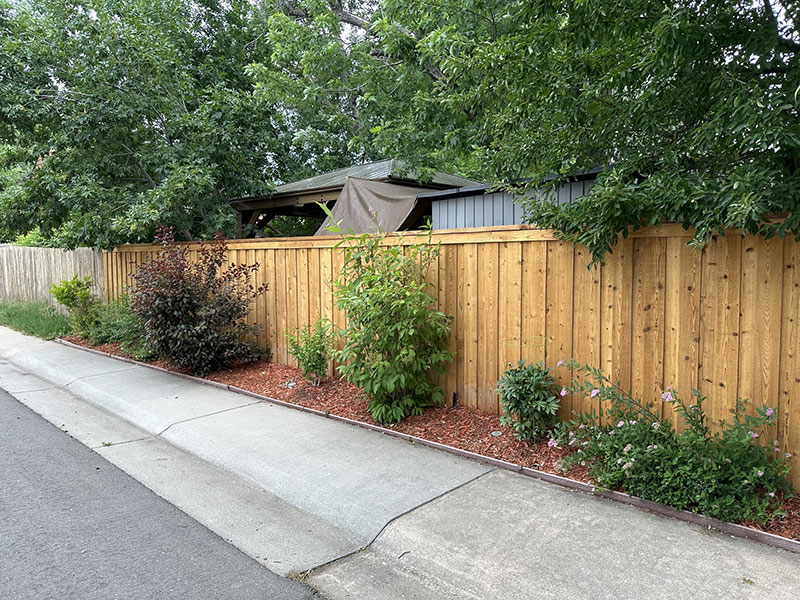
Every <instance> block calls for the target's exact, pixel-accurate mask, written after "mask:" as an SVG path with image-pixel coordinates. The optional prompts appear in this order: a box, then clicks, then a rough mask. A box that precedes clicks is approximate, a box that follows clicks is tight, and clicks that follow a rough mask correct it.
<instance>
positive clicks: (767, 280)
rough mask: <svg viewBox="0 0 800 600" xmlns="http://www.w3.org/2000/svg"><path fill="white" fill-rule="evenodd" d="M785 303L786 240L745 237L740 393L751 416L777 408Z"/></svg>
mask: <svg viewBox="0 0 800 600" xmlns="http://www.w3.org/2000/svg"><path fill="white" fill-rule="evenodd" d="M782 303H783V240H781V239H780V238H773V239H771V240H765V239H764V238H762V237H748V238H744V239H743V240H742V276H741V302H740V313H741V316H740V319H739V373H738V375H739V380H738V392H737V393H738V395H739V397H741V398H749V399H750V402H749V403H748V407H747V408H748V412H750V413H754V411H755V409H756V408H757V407H759V406H761V405H762V404H767V405H768V406H770V407H772V408H776V407H777V401H778V398H779V396H780V393H779V391H778V387H779V369H776V368H775V366H776V365H779V364H780V342H781V336H780V332H781V308H782ZM771 434H772V435H776V434H777V431H774V432H771Z"/></svg>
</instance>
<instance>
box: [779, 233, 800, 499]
mask: <svg viewBox="0 0 800 600" xmlns="http://www.w3.org/2000/svg"><path fill="white" fill-rule="evenodd" d="M781 325H782V327H781V359H780V371H779V372H780V398H779V405H778V414H779V415H780V421H779V425H778V433H779V436H780V437H779V440H780V441H781V449H782V450H783V451H785V452H788V453H790V454H791V455H792V459H791V464H792V480H793V482H794V486H795V489H798V488H800V244H798V243H797V242H795V241H794V240H793V239H791V238H787V239H786V240H785V241H784V255H783V305H782V317H781Z"/></svg>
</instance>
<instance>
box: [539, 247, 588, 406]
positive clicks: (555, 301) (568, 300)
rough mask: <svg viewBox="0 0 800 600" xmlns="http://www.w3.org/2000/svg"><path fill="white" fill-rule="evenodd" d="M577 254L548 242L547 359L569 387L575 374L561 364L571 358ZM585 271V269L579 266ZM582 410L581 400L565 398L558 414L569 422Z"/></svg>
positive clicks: (558, 376) (555, 372) (548, 363)
mask: <svg viewBox="0 0 800 600" xmlns="http://www.w3.org/2000/svg"><path fill="white" fill-rule="evenodd" d="M574 268H575V255H574V252H573V246H572V244H570V243H568V242H547V316H546V329H547V337H548V338H549V340H550V341H549V343H548V345H547V348H546V352H545V356H546V362H547V366H548V367H550V368H552V369H553V373H554V375H555V377H556V378H557V379H558V380H559V381H560V382H561V383H563V384H568V383H569V382H570V379H571V377H572V373H571V372H570V370H569V369H567V368H566V367H558V366H557V365H558V362H559V361H561V360H566V359H569V358H571V357H572V351H573V348H572V305H573V300H574V294H573V285H572V284H573V279H574ZM579 268H583V267H579ZM576 409H579V400H578V399H575V398H572V397H570V396H566V397H565V398H563V399H562V401H561V408H560V410H559V415H560V416H561V418H564V419H568V418H570V417H571V416H572V411H573V410H576Z"/></svg>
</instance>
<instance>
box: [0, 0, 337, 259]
mask: <svg viewBox="0 0 800 600" xmlns="http://www.w3.org/2000/svg"><path fill="white" fill-rule="evenodd" d="M267 23H268V15H266V14H264V13H263V12H262V9H261V8H260V7H259V6H258V5H255V4H253V3H251V2H249V0H229V1H225V2H223V1H221V0H202V1H199V2H197V1H192V0H163V1H161V2H156V3H152V2H149V1H148V0H125V1H122V0H112V1H107V0H102V1H101V0H85V1H70V0H37V1H36V2H32V1H28V0H18V1H17V2H15V3H13V4H12V3H9V2H8V1H7V0H0V33H2V38H0V139H4V140H5V141H6V143H7V145H8V147H10V148H13V149H16V152H15V156H14V160H15V161H17V162H18V161H19V160H20V157H22V158H24V159H25V162H26V163H27V171H26V175H25V176H24V177H23V178H22V179H20V180H17V181H15V182H13V185H6V186H4V187H3V189H2V190H1V191H0V232H2V235H3V236H4V237H13V236H14V235H16V234H19V233H25V232H27V231H29V230H31V229H33V228H34V227H35V226H40V227H41V229H42V231H43V232H45V233H46V234H48V235H51V236H55V237H56V238H57V239H58V240H59V241H60V242H61V243H63V245H66V246H74V245H80V244H88V245H99V246H104V247H108V246H112V245H114V244H117V243H121V242H135V241H144V240H147V241H149V240H152V237H153V231H154V228H155V226H156V225H158V224H161V223H168V224H170V225H173V226H174V227H175V229H176V232H177V235H178V236H180V237H181V238H183V239H192V238H197V237H200V238H208V237H210V236H211V235H213V233H214V232H215V231H217V230H223V231H229V230H232V228H233V227H234V225H235V213H234V212H233V211H232V210H231V209H230V207H229V205H228V202H227V200H228V198H231V197H236V196H242V195H247V194H258V193H268V192H269V191H270V189H272V185H273V182H275V181H277V182H280V181H283V180H285V179H287V178H292V177H295V176H305V175H307V174H308V173H309V172H310V171H312V170H313V169H314V166H315V164H314V163H315V160H316V157H317V155H319V154H321V153H320V152H319V149H318V148H316V147H314V146H313V145H312V146H300V145H298V144H296V143H295V142H294V140H293V125H292V116H291V115H289V114H287V112H286V110H284V108H283V107H282V106H278V105H276V104H275V103H273V102H270V101H269V99H266V98H264V97H262V96H259V95H256V94H254V93H253V90H254V85H253V82H252V80H251V78H250V77H249V76H248V75H247V74H246V73H245V66H246V65H247V64H249V63H251V62H255V61H260V60H264V59H265V58H266V57H268V56H270V54H271V52H272V46H271V44H270V42H269V39H268V37H269V36H268V30H267ZM5 154H6V155H7V154H8V152H7V153H5ZM2 158H3V156H0V160H1V159H2ZM338 160H340V161H341V162H342V163H344V164H347V163H348V162H349V157H347V156H339V157H338ZM16 164H17V163H16V162H8V161H3V164H2V165H0V169H3V168H4V169H6V170H8V169H10V168H12V166H14V165H16ZM0 185H2V184H0Z"/></svg>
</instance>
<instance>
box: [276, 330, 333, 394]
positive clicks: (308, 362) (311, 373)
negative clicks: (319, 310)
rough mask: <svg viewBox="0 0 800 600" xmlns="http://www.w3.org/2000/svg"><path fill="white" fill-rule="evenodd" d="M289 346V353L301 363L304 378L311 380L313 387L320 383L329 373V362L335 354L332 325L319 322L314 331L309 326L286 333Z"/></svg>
mask: <svg viewBox="0 0 800 600" xmlns="http://www.w3.org/2000/svg"><path fill="white" fill-rule="evenodd" d="M286 340H287V342H288V344H289V353H290V354H291V355H292V356H294V357H295V358H296V359H297V362H299V363H300V368H301V369H302V370H303V377H305V378H306V379H309V380H310V381H311V383H312V385H319V382H320V381H321V380H322V378H323V377H325V374H326V373H327V372H328V361H330V359H331V353H332V352H333V332H332V331H331V324H330V322H329V321H327V320H325V319H321V320H319V321H317V324H316V325H315V326H314V330H313V331H312V330H311V328H310V327H309V326H308V325H305V326H303V328H302V329H301V330H300V331H299V332H298V331H295V332H294V333H291V332H289V331H287V332H286Z"/></svg>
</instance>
